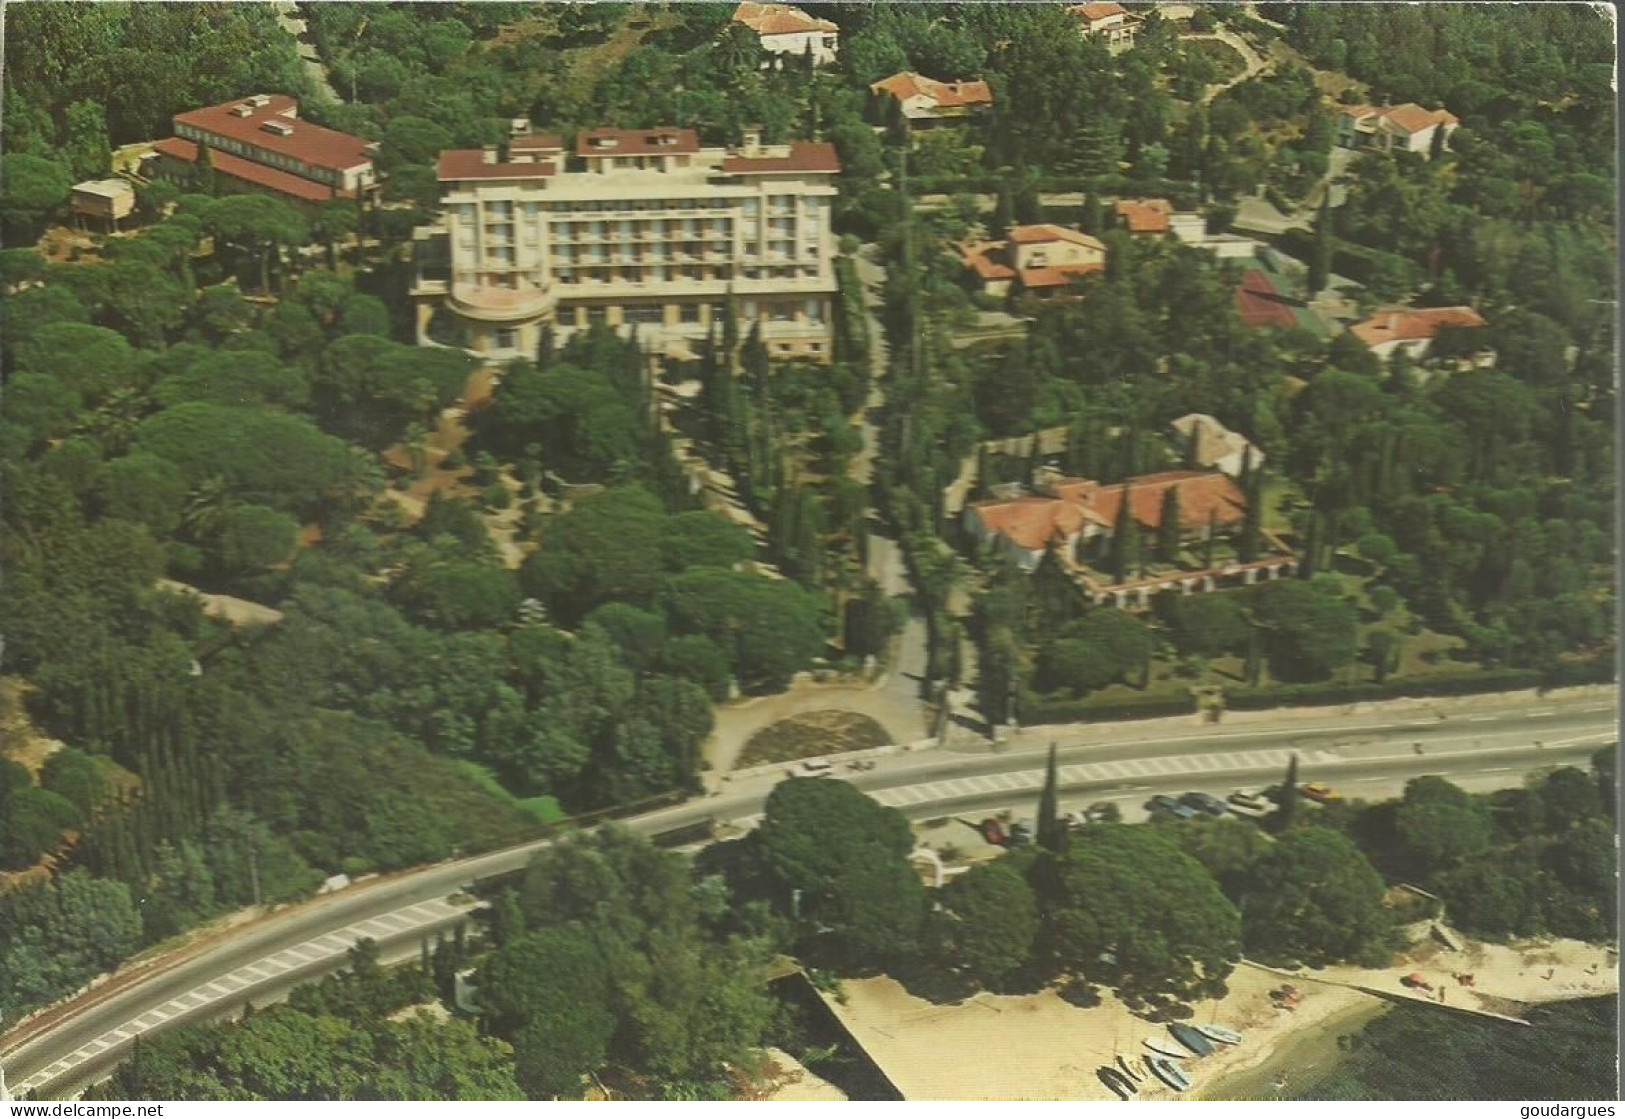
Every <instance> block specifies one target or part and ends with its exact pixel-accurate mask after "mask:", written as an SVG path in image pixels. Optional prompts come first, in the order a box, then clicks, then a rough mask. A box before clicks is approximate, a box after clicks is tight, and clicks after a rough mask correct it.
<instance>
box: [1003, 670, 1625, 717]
mask: <svg viewBox="0 0 1625 1119" xmlns="http://www.w3.org/2000/svg"><path fill="white" fill-rule="evenodd" d="M1614 679H1615V664H1614V661H1613V658H1611V657H1608V656H1600V657H1592V658H1589V659H1587V660H1583V661H1564V662H1561V663H1559V664H1558V665H1556V666H1555V667H1553V668H1550V669H1548V670H1546V671H1545V672H1541V671H1537V670H1536V669H1533V668H1490V669H1481V670H1476V671H1472V672H1451V673H1440V674H1438V675H1433V676H1413V677H1409V678H1403V679H1397V680H1389V681H1387V682H1386V683H1382V684H1376V683H1364V684H1335V683H1324V684H1285V685H1281V686H1279V687H1272V688H1248V687H1244V686H1234V687H1229V686H1227V687H1226V688H1225V689H1224V701H1225V707H1226V708H1228V709H1230V710H1233V711H1262V710H1266V709H1268V708H1271V707H1314V706H1317V705H1324V706H1337V705H1341V704H1349V703H1369V702H1372V701H1375V700H1383V699H1405V698H1421V697H1425V696H1452V695H1477V694H1482V693H1489V692H1516V691H1523V690H1526V689H1532V688H1563V687H1574V686H1576V685H1579V684H1606V683H1611V682H1612V681H1613V680H1614ZM1195 713H1196V703H1195V701H1194V700H1193V699H1192V698H1191V697H1190V696H1147V697H1145V698H1143V699H1122V700H1110V701H1100V700H1093V699H1042V698H1039V697H1035V696H1023V697H1022V698H1021V700H1020V702H1019V704H1018V714H1019V718H1020V720H1021V723H1022V725H1023V726H1045V725H1047V724H1051V723H1087V722H1107V721H1111V720H1117V719H1160V718H1166V717H1168V716H1170V715H1193V714H1195Z"/></svg>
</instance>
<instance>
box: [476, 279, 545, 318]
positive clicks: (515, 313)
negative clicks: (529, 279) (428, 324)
mask: <svg viewBox="0 0 1625 1119" xmlns="http://www.w3.org/2000/svg"><path fill="white" fill-rule="evenodd" d="M557 302H558V295H557V294H556V293H555V292H554V291H553V290H552V289H551V288H520V289H517V290H516V289H513V288H493V287H485V286H482V285H479V284H452V285H451V298H450V303H451V308H452V310H454V311H456V312H457V313H458V314H459V315H462V316H463V317H464V318H470V319H477V320H478V321H480V322H520V321H523V320H526V319H534V318H539V317H540V316H542V315H544V314H546V313H547V312H549V311H551V310H552V309H553V305H554V304H555V303H557Z"/></svg>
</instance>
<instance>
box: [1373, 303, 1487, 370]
mask: <svg viewBox="0 0 1625 1119" xmlns="http://www.w3.org/2000/svg"><path fill="white" fill-rule="evenodd" d="M1485 325H1487V324H1486V323H1485V322H1484V316H1482V315H1480V314H1479V313H1478V312H1477V311H1475V310H1473V309H1472V308H1471V307H1401V308H1398V309H1397V310H1392V311H1379V312H1377V313H1376V314H1375V315H1372V316H1371V317H1370V318H1368V319H1366V320H1364V321H1363V322H1357V323H1355V324H1354V325H1353V326H1351V327H1349V333H1350V334H1353V335H1354V336H1355V337H1356V338H1358V339H1359V340H1360V341H1362V342H1364V343H1365V344H1366V346H1367V347H1369V348H1370V350H1371V352H1372V353H1374V354H1376V355H1377V356H1378V357H1382V358H1386V357H1388V356H1389V355H1390V354H1392V353H1393V352H1394V351H1395V350H1404V351H1405V352H1406V353H1407V354H1409V355H1410V356H1411V358H1412V359H1414V360H1416V361H1420V360H1421V359H1423V358H1424V357H1426V356H1427V354H1428V350H1429V349H1431V348H1432V346H1433V340H1434V338H1436V337H1437V336H1438V333H1439V331H1440V330H1441V329H1443V328H1445V327H1450V328H1453V329H1456V330H1478V329H1480V328H1482V327H1484V326H1485Z"/></svg>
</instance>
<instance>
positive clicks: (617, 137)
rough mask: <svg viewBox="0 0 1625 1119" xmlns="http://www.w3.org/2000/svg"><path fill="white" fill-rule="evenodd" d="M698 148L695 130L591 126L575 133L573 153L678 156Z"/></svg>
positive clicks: (585, 154)
mask: <svg viewBox="0 0 1625 1119" xmlns="http://www.w3.org/2000/svg"><path fill="white" fill-rule="evenodd" d="M651 92H652V91H651ZM699 150H700V137H699V133H697V132H695V131H694V130H693V129H692V128H594V129H592V130H591V131H589V132H582V133H579V134H577V136H576V154H577V155H581V156H618V155H678V154H682V153H689V152H697V151H699Z"/></svg>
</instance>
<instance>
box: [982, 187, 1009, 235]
mask: <svg viewBox="0 0 1625 1119" xmlns="http://www.w3.org/2000/svg"><path fill="white" fill-rule="evenodd" d="M1014 224H1016V203H1015V199H1014V198H1013V197H1012V196H1011V193H1010V186H1009V184H1008V183H1000V184H999V190H998V194H997V195H995V196H994V200H993V216H992V217H991V218H989V219H988V225H987V235H988V237H989V238H991V239H992V240H994V241H1004V240H1007V239H1008V238H1009V236H1010V227H1011V226H1012V225H1014Z"/></svg>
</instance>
